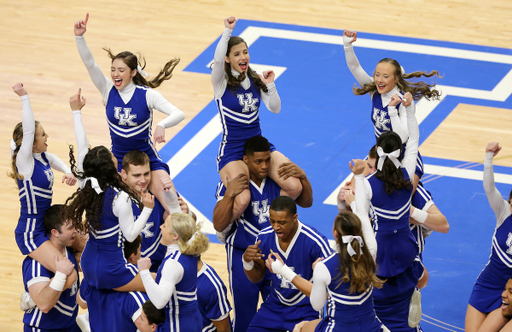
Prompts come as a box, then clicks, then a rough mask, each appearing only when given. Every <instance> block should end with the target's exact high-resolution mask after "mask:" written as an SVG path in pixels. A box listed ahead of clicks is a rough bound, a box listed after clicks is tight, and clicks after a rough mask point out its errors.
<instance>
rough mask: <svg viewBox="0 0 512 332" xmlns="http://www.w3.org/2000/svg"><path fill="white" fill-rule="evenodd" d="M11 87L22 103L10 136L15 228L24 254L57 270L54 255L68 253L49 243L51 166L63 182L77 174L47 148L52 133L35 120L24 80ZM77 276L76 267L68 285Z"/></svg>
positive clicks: (50, 269) (17, 240) (51, 193)
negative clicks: (15, 195)
mask: <svg viewBox="0 0 512 332" xmlns="http://www.w3.org/2000/svg"><path fill="white" fill-rule="evenodd" d="M12 89H13V91H14V93H16V94H17V95H18V96H20V97H21V103H22V122H20V123H18V124H17V125H16V127H15V128H14V131H13V134H12V139H11V170H12V172H11V173H10V174H8V175H9V177H11V178H12V179H14V181H15V182H16V185H17V186H18V189H19V196H20V204H21V209H20V219H19V220H18V225H17V226H16V229H15V231H14V233H15V237H16V244H17V245H18V248H19V249H20V251H21V253H22V254H23V255H28V256H29V257H30V258H32V259H34V260H36V261H37V262H39V263H40V264H42V265H43V266H44V268H45V269H47V270H49V271H51V272H53V273H55V272H56V266H55V256H57V257H58V258H59V261H60V260H63V259H64V258H65V257H64V255H63V254H62V253H61V252H60V251H59V250H57V249H56V248H55V246H54V245H53V244H51V243H50V241H49V239H48V236H47V235H46V234H45V228H44V224H43V219H44V215H45V213H46V210H48V208H49V207H50V206H51V204H52V196H53V189H52V187H53V181H54V176H53V171H52V168H54V169H56V170H59V171H61V172H62V173H64V176H63V177H62V183H66V184H67V185H70V186H73V185H75V183H76V178H75V177H74V176H73V174H72V173H71V169H70V168H69V167H68V166H67V165H66V164H65V163H64V162H63V161H62V160H60V159H59V158H58V157H57V156H55V155H53V154H51V153H49V152H47V149H48V144H47V140H48V137H50V136H49V135H48V134H47V133H46V131H45V130H44V128H43V126H42V125H41V124H40V123H39V122H38V121H35V120H34V114H33V113H32V107H31V105H30V99H29V96H28V93H27V91H26V90H25V88H23V84H22V83H17V84H16V85H14V86H13V87H12ZM77 242H79V241H77ZM82 248H83V247H82ZM77 249H78V248H77ZM80 250H81V249H80ZM76 279H77V273H76V272H75V271H73V273H72V274H71V275H70V276H69V277H68V278H67V280H66V284H65V289H67V288H68V287H70V286H71V285H73V284H74V283H75V281H76Z"/></svg>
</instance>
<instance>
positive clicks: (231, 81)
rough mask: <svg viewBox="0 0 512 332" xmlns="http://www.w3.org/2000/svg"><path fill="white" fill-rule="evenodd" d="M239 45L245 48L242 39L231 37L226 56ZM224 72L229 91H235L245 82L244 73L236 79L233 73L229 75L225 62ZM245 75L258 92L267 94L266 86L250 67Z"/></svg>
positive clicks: (229, 66) (228, 68)
mask: <svg viewBox="0 0 512 332" xmlns="http://www.w3.org/2000/svg"><path fill="white" fill-rule="evenodd" d="M241 43H244V44H245V46H246V47H247V43H246V42H245V40H243V39H242V38H240V37H238V36H233V37H231V38H229V42H228V49H227V51H226V56H227V57H229V53H231V48H232V47H233V46H235V45H238V44H241ZM224 71H225V72H226V75H227V76H228V88H230V89H235V88H236V87H238V86H239V85H240V83H242V82H243V81H244V80H245V77H246V74H245V72H243V73H241V74H240V75H238V77H235V76H233V73H231V65H230V64H229V63H227V62H224ZM247 74H248V75H249V77H250V78H251V79H252V81H253V82H254V84H256V86H257V87H258V88H259V89H260V90H263V91H265V92H268V89H267V86H266V85H265V83H263V81H262V80H261V78H260V77H259V75H258V74H257V73H256V72H255V71H254V70H252V68H251V67H250V66H248V67H247Z"/></svg>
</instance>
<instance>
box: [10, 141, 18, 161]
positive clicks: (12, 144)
mask: <svg viewBox="0 0 512 332" xmlns="http://www.w3.org/2000/svg"><path fill="white" fill-rule="evenodd" d="M16 148H17V146H16V142H15V141H14V140H13V139H12V138H11V157H12V155H13V154H14V151H15V150H16Z"/></svg>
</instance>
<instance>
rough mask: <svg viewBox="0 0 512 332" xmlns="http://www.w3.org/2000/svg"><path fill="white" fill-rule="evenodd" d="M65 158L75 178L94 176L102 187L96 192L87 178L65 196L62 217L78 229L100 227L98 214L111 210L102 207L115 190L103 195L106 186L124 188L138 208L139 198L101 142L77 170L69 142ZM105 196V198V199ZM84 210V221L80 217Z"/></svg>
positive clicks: (110, 198) (100, 215) (109, 200)
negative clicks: (68, 195)
mask: <svg viewBox="0 0 512 332" xmlns="http://www.w3.org/2000/svg"><path fill="white" fill-rule="evenodd" d="M69 162H70V164H71V171H72V173H73V175H74V176H75V177H76V178H77V179H79V180H82V181H83V180H85V178H87V177H94V178H96V179H97V180H98V184H99V186H100V188H101V190H102V191H103V192H102V193H100V194H97V193H96V190H94V189H93V188H92V186H91V182H90V181H87V182H86V184H85V186H84V187H83V189H80V188H79V189H77V191H76V192H74V193H73V195H71V197H69V198H68V199H67V200H66V205H67V206H68V208H67V209H66V213H65V217H66V219H68V220H71V221H72V222H73V224H74V225H75V227H76V228H77V229H80V230H83V229H85V230H87V231H90V230H91V228H94V229H96V230H100V229H101V227H102V225H101V218H102V216H103V215H104V213H106V212H108V213H111V211H104V209H103V205H104V203H110V202H112V200H113V199H114V197H115V195H116V192H115V191H114V190H109V191H108V192H110V195H108V196H107V195H106V192H107V188H108V187H112V188H117V189H119V190H122V191H125V192H126V193H127V194H128V195H129V197H130V198H131V200H133V201H134V202H137V203H138V204H139V207H140V208H141V209H142V202H141V200H140V197H139V195H138V194H137V193H136V192H134V191H133V190H132V189H131V188H130V187H129V186H128V185H127V184H126V183H124V182H123V180H122V178H121V175H119V173H118V172H117V169H116V167H115V166H114V162H113V161H112V154H111V153H110V151H109V150H108V149H107V148H106V147H104V146H97V147H95V148H93V149H91V150H89V152H88V153H87V155H85V158H84V162H83V169H84V170H83V172H78V171H77V167H76V161H75V157H74V154H73V146H72V145H70V146H69ZM105 200H107V201H105ZM84 212H85V222H83V220H82V217H83V214H84Z"/></svg>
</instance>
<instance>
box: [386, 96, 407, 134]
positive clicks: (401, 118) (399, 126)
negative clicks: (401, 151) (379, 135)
mask: <svg viewBox="0 0 512 332" xmlns="http://www.w3.org/2000/svg"><path fill="white" fill-rule="evenodd" d="M399 110H400V112H399V111H398V110H397V108H396V107H388V114H389V119H390V120H391V127H392V128H393V131H394V132H395V133H397V134H398V136H400V139H401V140H402V143H403V144H404V143H406V142H407V139H408V138H409V130H408V129H407V111H406V109H405V107H404V105H402V104H400V107H399Z"/></svg>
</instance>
